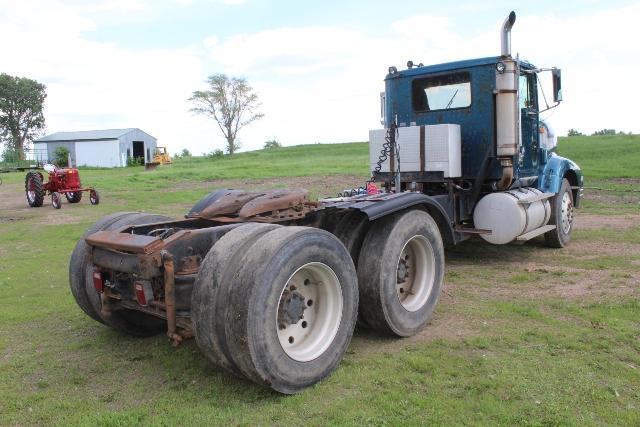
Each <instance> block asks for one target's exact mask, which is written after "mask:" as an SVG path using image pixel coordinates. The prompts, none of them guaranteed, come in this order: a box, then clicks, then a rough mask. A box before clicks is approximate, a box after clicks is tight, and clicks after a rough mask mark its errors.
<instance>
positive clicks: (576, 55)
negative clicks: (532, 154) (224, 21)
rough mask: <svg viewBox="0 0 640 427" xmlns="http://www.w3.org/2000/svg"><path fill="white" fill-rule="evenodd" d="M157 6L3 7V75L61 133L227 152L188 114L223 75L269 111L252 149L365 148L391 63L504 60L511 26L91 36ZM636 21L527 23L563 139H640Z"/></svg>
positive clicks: (522, 29) (248, 138) (445, 22)
mask: <svg viewBox="0 0 640 427" xmlns="http://www.w3.org/2000/svg"><path fill="white" fill-rule="evenodd" d="M172 1H174V2H175V1H181V2H183V1H185V0H172ZM218 1H221V0H218ZM148 7H149V2H147V1H145V0H138V1H135V2H123V1H121V0H104V1H102V2H99V3H93V4H91V5H89V6H84V3H81V6H74V3H69V2H65V1H59V0H58V1H50V2H46V3H43V2H35V1H27V0H24V1H20V2H15V1H5V0H0V39H2V40H9V41H11V40H20V43H7V42H5V43H3V51H2V57H0V61H2V66H1V69H2V71H3V72H7V73H10V74H14V75H22V76H29V77H32V78H35V79H37V80H39V81H42V82H44V83H45V84H47V86H48V98H47V103H46V117H47V122H48V127H49V130H50V131H51V132H54V131H61V130H81V129H91V128H108V127H129V126H135V127H140V128H141V129H143V130H145V131H147V132H149V133H151V134H152V135H154V136H156V137H158V138H159V139H160V142H161V143H162V144H165V145H168V146H169V147H170V150H172V151H174V152H175V151H178V150H180V149H182V148H184V147H186V148H189V149H190V150H191V151H192V152H195V153H201V152H203V151H211V150H212V149H214V148H221V147H222V144H223V139H222V137H221V136H220V135H219V134H218V130H217V127H216V126H215V124H214V123H213V122H212V121H210V120H208V119H206V118H204V117H194V116H193V115H192V114H191V113H189V111H188V110H189V108H190V105H189V104H188V102H187V98H188V97H189V95H190V94H191V92H192V91H193V90H196V89H199V88H201V87H203V85H204V83H203V81H204V79H205V78H206V76H207V75H209V74H213V73H215V72H226V73H228V74H231V75H238V76H245V77H247V78H248V80H249V82H250V83H251V84H252V85H253V86H254V87H255V88H256V90H257V91H258V93H259V95H260V98H261V100H262V102H263V111H264V112H265V113H266V116H265V118H264V119H263V120H261V121H259V122H256V123H254V124H252V125H251V126H249V127H247V128H246V129H244V130H243V132H241V134H240V139H241V140H242V142H243V143H244V146H245V148H246V149H255V148H259V147H261V145H262V143H263V142H264V141H266V140H268V139H271V138H277V139H279V140H280V141H282V142H283V143H285V144H297V143H313V142H342V141H353V140H365V139H366V138H367V135H368V130H369V129H370V128H376V127H378V126H379V122H378V119H379V117H378V115H379V98H378V94H379V92H380V91H381V90H383V89H384V85H383V81H382V80H383V78H384V75H385V74H386V70H387V67H388V66H389V65H396V66H398V67H399V68H401V67H403V66H404V64H405V63H406V61H407V60H409V59H411V60H413V61H414V62H416V63H417V62H423V63H425V64H433V63H439V62H446V61H452V60H458V59H466V58H473V57H482V56H492V55H497V54H498V52H499V46H500V45H499V32H498V31H499V27H500V24H501V21H502V18H503V17H496V20H495V22H494V24H493V25H492V26H491V28H479V29H478V30H477V31H476V32H475V33H472V35H471V37H462V36H461V33H462V31H459V26H458V24H457V23H456V22H453V21H452V20H451V19H449V18H446V17H444V16H438V15H417V16H411V17H408V18H407V19H402V20H398V21H396V22H393V23H391V24H389V26H388V27H387V28H379V29H377V31H376V32H371V33H367V32H364V31H360V30H357V29H354V28H348V27H343V28H339V27H334V26H329V25H325V26H307V27H292V26H287V27H280V28H271V29H268V30H265V31H259V32H255V33H246V34H236V35H232V36H230V37H226V38H220V36H219V35H217V34H211V35H210V36H209V37H206V38H204V39H203V40H201V41H199V42H194V44H193V45H192V46H184V47H181V48H172V49H169V48H167V49H148V50H142V51H138V50H133V49H130V48H127V47H126V46H119V45H116V44H113V43H99V42H95V41H90V40H89V39H88V38H87V37H86V34H87V33H90V32H91V31H93V30H94V29H96V28H98V27H99V25H100V22H101V21H100V20H99V19H101V17H102V16H103V15H104V14H115V15H114V16H120V15H121V14H127V13H131V11H132V10H142V9H141V8H148ZM185 7H186V6H185ZM636 16H640V5H632V6H628V7H623V8H618V9H611V10H609V11H607V12H602V13H598V14H596V13H592V14H583V15H578V16H575V17H572V18H568V19H561V18H560V17H558V16H555V15H553V14H552V13H548V12H544V13H542V14H540V15H536V16H519V17H518V20H517V22H516V25H515V27H514V30H513V48H514V51H519V52H523V53H526V55H523V57H526V58H528V59H530V60H532V62H534V63H535V64H536V65H538V66H552V65H556V66H559V67H562V68H563V79H564V81H563V88H564V96H565V99H566V101H565V102H564V103H563V104H562V105H561V106H560V108H558V109H557V110H554V111H555V112H554V113H553V117H552V121H553V123H554V124H555V125H556V128H557V130H559V131H560V133H563V132H566V130H567V129H568V128H569V127H574V128H577V129H579V130H581V131H583V132H592V131H594V130H596V129H597V128H600V127H615V128H616V129H620V130H625V131H627V130H632V131H635V132H640V128H638V122H637V119H636V118H635V102H636V99H638V97H639V96H640V93H639V89H638V85H637V84H635V81H633V77H632V73H631V71H632V70H634V69H635V65H636V64H637V58H638V56H639V54H640V52H639V50H638V49H639V48H638V47H637V45H636V42H635V41H636V40H638V39H640V34H638V26H637V25H635V22H634V17H636ZM131 19H134V18H131ZM595 29H597V31H596V30H595ZM216 144H217V145H216Z"/></svg>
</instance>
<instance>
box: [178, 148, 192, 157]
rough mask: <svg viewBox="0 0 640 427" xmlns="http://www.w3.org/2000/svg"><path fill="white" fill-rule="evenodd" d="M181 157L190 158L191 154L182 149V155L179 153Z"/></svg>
mask: <svg viewBox="0 0 640 427" xmlns="http://www.w3.org/2000/svg"><path fill="white" fill-rule="evenodd" d="M180 156H181V157H191V152H190V151H189V150H187V149H186V148H183V149H182V153H180Z"/></svg>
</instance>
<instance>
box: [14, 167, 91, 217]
mask: <svg viewBox="0 0 640 427" xmlns="http://www.w3.org/2000/svg"><path fill="white" fill-rule="evenodd" d="M44 170H45V171H47V172H48V173H49V181H48V182H43V181H44V177H43V176H42V174H41V173H40V172H38V171H29V172H27V176H26V178H25V185H24V187H25V192H26V194H27V203H29V206H31V207H32V208H37V207H40V206H42V202H43V201H44V196H45V195H46V194H47V192H49V194H51V205H52V206H53V207H54V208H55V209H60V208H61V207H62V196H61V194H64V195H65V197H66V198H67V201H68V202H69V203H78V202H79V201H80V200H82V193H83V192H84V191H88V192H89V201H90V202H91V204H92V205H97V204H98V203H100V196H99V195H98V192H97V191H96V190H95V189H94V188H93V187H85V188H82V184H80V174H79V173H78V169H75V168H58V167H56V166H54V165H45V166H44Z"/></svg>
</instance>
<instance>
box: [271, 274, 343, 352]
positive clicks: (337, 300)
mask: <svg viewBox="0 0 640 427" xmlns="http://www.w3.org/2000/svg"><path fill="white" fill-rule="evenodd" d="M294 295H295V297H294ZM300 298H302V299H303V304H304V307H305V308H304V311H303V312H302V317H301V318H300V319H298V320H297V321H295V318H296V317H297V314H298V312H299V310H295V309H291V308H290V307H291V305H290V304H291V302H287V299H289V301H291V299H293V300H297V301H298V302H297V304H299V303H300V302H302V301H301V300H300ZM342 306H343V301H342V287H341V286H340V281H339V280H338V276H336V274H335V273H334V271H333V270H332V269H331V268H330V267H329V266H328V265H326V264H323V263H321V262H310V263H308V264H305V265H303V266H302V267H300V268H298V269H297V270H296V271H295V272H294V273H293V274H292V275H291V276H290V277H289V279H288V280H287V283H286V284H285V286H284V287H283V289H282V292H281V293H280V299H279V302H278V306H277V307H276V325H275V326H276V331H277V333H278V341H279V342H280V346H281V347H282V350H284V352H285V353H286V354H287V356H289V357H290V358H292V359H293V360H296V361H298V362H309V361H311V360H314V359H317V358H318V357H320V356H321V355H322V354H323V353H324V352H325V351H326V350H327V348H329V346H330V345H331V343H332V342H333V339H334V338H335V337H336V334H337V333H338V329H339V327H340V320H341V319H342ZM292 311H293V313H292ZM287 313H289V314H294V318H293V319H291V318H289V317H287ZM283 319H287V321H283Z"/></svg>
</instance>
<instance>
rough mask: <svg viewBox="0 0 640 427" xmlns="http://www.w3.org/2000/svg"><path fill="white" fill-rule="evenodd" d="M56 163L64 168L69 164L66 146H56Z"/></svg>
mask: <svg viewBox="0 0 640 427" xmlns="http://www.w3.org/2000/svg"><path fill="white" fill-rule="evenodd" d="M54 155H55V161H56V165H57V166H58V167H61V168H64V167H67V166H69V149H68V148H67V147H58V148H56V151H55V152H54Z"/></svg>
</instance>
